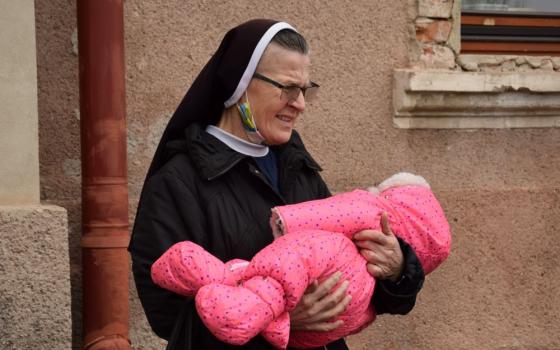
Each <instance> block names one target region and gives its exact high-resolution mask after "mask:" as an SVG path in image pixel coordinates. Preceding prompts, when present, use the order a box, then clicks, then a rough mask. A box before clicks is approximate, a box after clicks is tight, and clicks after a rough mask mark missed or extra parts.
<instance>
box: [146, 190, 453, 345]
mask: <svg viewBox="0 0 560 350" xmlns="http://www.w3.org/2000/svg"><path fill="white" fill-rule="evenodd" d="M273 211H274V215H273V218H274V220H271V221H274V222H279V226H280V229H281V230H282V231H283V234H284V235H283V236H281V237H279V238H278V239H276V240H275V241H274V242H273V243H271V244H270V245H268V246H267V247H265V248H264V249H263V250H261V251H260V252H259V253H258V254H256V255H255V256H254V257H253V259H251V261H250V262H244V261H241V260H238V259H236V260H233V261H229V262H227V263H225V264H224V263H223V262H221V261H220V260H218V259H217V258H215V257H214V256H212V255H211V254H209V253H208V252H206V251H205V250H204V249H203V248H201V247H200V246H198V245H196V244H194V243H192V242H180V243H177V244H175V245H174V246H172V247H171V248H170V249H169V250H167V251H166V252H165V253H164V254H163V255H162V256H161V257H160V258H159V259H158V260H157V261H156V262H155V263H154V265H153V266H152V279H153V280H154V282H155V283H156V284H158V285H159V286H161V287H163V288H165V289H168V290H171V291H173V292H176V293H178V294H181V295H185V296H195V302H196V308H197V311H198V314H199V315H200V317H201V319H202V321H203V322H204V323H205V325H206V326H207V327H208V329H210V331H212V333H213V334H214V335H215V336H216V337H217V338H218V339H220V340H222V341H224V342H227V343H230V344H244V343H246V342H247V341H249V340H250V339H251V338H253V337H254V336H256V335H257V334H259V333H260V334H261V335H262V336H263V337H264V338H265V339H267V341H269V342H270V343H271V344H272V345H274V346H275V347H277V348H280V349H285V348H286V347H287V346H288V344H289V345H290V346H291V347H295V348H302V349H305V348H314V347H320V346H323V345H325V344H327V343H329V342H332V341H334V340H336V339H339V338H341V337H344V336H346V335H349V334H353V333H356V332H358V331H360V330H362V329H363V328H365V327H366V326H368V325H369V324H370V323H371V322H373V320H374V319H375V310H373V307H372V306H371V298H372V295H373V290H374V287H375V279H374V278H373V277H372V276H371V275H370V274H369V273H368V272H367V269H366V260H365V259H364V258H363V257H362V256H361V255H360V254H359V252H358V249H357V248H356V246H355V244H354V243H353V241H352V240H351V239H352V236H353V235H354V234H355V233H356V232H358V231H361V230H364V229H375V230H380V229H381V228H380V217H381V214H382V213H383V212H386V213H387V214H388V219H389V225H390V227H391V229H392V230H393V232H394V233H395V235H396V236H398V237H400V238H401V239H403V240H404V241H406V242H407V243H408V244H409V245H411V246H412V248H413V249H414V251H415V253H416V255H417V256H418V259H419V260H420V263H421V265H422V267H423V269H424V272H425V274H428V273H430V272H431V271H433V270H434V269H435V268H436V267H437V266H438V265H439V264H441V263H442V262H443V261H444V260H445V259H446V258H447V256H448V255H449V251H450V245H451V235H450V231H449V225H448V223H447V221H446V219H445V216H444V213H443V210H442V209H441V207H440V205H439V203H438V201H437V200H436V198H435V196H434V195H433V193H432V192H431V190H430V189H429V187H425V186H418V185H405V186H397V187H390V188H388V189H386V190H384V191H382V192H381V193H379V194H374V193H370V192H367V191H363V190H355V191H352V192H348V193H342V194H339V195H335V196H333V197H330V198H327V199H322V200H314V201H309V202H304V203H300V204H294V205H287V206H281V207H276V208H274V209H273ZM278 219H279V220H278ZM277 220H278V221H277ZM273 228H274V230H275V231H277V230H278V229H279V227H273ZM337 233H338V234H337ZM337 271H340V272H342V277H341V279H340V280H341V281H344V280H348V281H349V282H350V284H349V287H348V289H347V293H348V294H349V295H351V296H352V300H351V302H350V304H349V305H348V306H347V308H346V310H345V311H344V312H343V313H342V314H340V315H339V316H337V317H336V318H335V320H338V319H341V320H343V321H344V324H343V325H342V326H340V327H338V328H336V329H335V330H332V331H329V332H312V331H293V332H291V333H290V320H289V314H288V313H289V312H290V311H291V310H293V309H294V308H295V306H296V305H297V303H298V302H299V300H300V299H301V297H302V296H303V293H304V292H305V290H306V289H307V287H308V286H309V285H310V284H311V283H312V282H313V281H314V280H319V281H322V280H324V279H326V278H328V277H329V276H330V275H332V274H333V273H335V272H337ZM340 283H342V282H340Z"/></svg>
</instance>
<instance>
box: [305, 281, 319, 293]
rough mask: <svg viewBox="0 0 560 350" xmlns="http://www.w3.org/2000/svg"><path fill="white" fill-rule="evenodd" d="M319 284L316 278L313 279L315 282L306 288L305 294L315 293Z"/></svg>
mask: <svg viewBox="0 0 560 350" xmlns="http://www.w3.org/2000/svg"><path fill="white" fill-rule="evenodd" d="M318 286H319V281H317V280H315V281H313V283H311V284H310V285H309V286H308V287H307V289H306V290H305V293H304V294H311V293H314V292H315V291H316V290H317V287H318Z"/></svg>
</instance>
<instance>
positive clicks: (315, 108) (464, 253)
mask: <svg viewBox="0 0 560 350" xmlns="http://www.w3.org/2000/svg"><path fill="white" fill-rule="evenodd" d="M431 2H434V3H437V2H438V1H436V0H431ZM439 2H440V3H445V2H449V1H443V0H442V1H439ZM417 5H418V3H417V1H415V0H395V1H390V2H386V1H367V0H354V1H350V0H348V1H344V0H338V1H328V2H325V1H318V0H310V1H305V2H303V1H289V0H288V1H283V2H262V1H250V0H239V1H226V2H223V1H179V0H173V1H172V0H169V1H156V0H144V1H140V0H127V1H126V2H125V37H126V38H125V41H126V53H125V54H126V63H127V65H126V69H127V72H126V84H127V118H128V120H127V122H128V130H129V135H128V146H129V148H128V154H129V183H130V185H129V186H130V187H129V191H130V203H131V206H130V217H131V220H132V218H133V216H134V212H135V206H136V203H137V200H138V195H139V192H140V190H141V185H142V181H143V178H144V176H145V172H146V170H147V167H148V165H149V161H150V160H151V156H152V154H153V151H154V149H155V146H156V145H157V142H158V140H159V137H160V135H161V132H162V130H163V128H164V127H165V124H166V121H167V120H168V119H169V117H170V115H171V114H172V113H173V111H174V109H175V108H176V106H177V105H178V103H179V101H180V100H181V98H182V97H183V95H184V93H185V92H186V90H187V88H188V86H189V84H190V83H191V82H192V81H193V79H194V78H195V76H196V74H197V73H198V71H200V69H201V68H202V67H203V65H204V64H205V63H206V61H207V60H208V59H209V57H210V55H211V54H212V53H213V52H214V50H215V49H216V48H217V46H218V44H219V42H220V40H221V38H222V36H223V34H224V33H225V32H226V31H227V30H228V29H229V28H231V27H233V26H235V25H237V24H239V23H241V22H243V21H245V20H248V19H250V18H255V17H270V18H278V19H283V20H286V21H288V22H290V23H292V24H293V25H294V26H296V27H297V28H298V29H299V30H300V31H301V32H302V33H303V34H304V35H305V36H306V37H307V38H308V40H309V43H310V45H311V47H312V62H313V68H312V72H313V74H312V76H313V79H314V80H316V81H317V82H318V83H319V84H321V86H322V88H321V89H322V91H321V95H320V98H319V99H318V100H317V102H314V103H313V104H310V105H309V106H308V108H307V110H306V113H305V115H304V116H303V118H301V120H300V122H299V125H298V126H297V129H298V130H299V131H300V133H301V134H302V135H303V137H304V140H305V141H306V145H307V147H308V148H309V150H310V151H311V152H312V154H313V155H314V157H315V158H316V159H317V160H318V161H319V163H320V164H321V165H322V166H323V167H324V172H323V176H324V178H325V180H326V181H327V183H328V184H329V186H330V187H331V190H333V191H344V190H348V189H351V188H354V187H357V186H367V185H371V184H373V183H375V182H379V181H381V180H382V179H384V178H385V177H387V176H389V175H391V174H393V173H395V172H398V171H401V170H406V171H410V172H414V173H418V174H421V175H423V176H425V177H426V178H427V179H428V180H429V181H430V182H431V183H432V185H433V188H434V190H435V191H436V193H437V194H438V195H439V197H440V199H441V201H442V204H443V207H444V208H445V210H446V213H447V215H448V218H449V220H450V222H451V225H452V229H453V235H454V243H453V249H452V254H451V257H450V258H449V260H448V261H447V262H446V263H445V264H444V265H443V266H442V267H441V268H440V269H439V270H437V271H435V272H434V273H433V274H432V275H430V276H428V278H427V281H426V284H425V287H424V290H423V291H422V292H421V294H420V295H419V298H418V302H417V306H416V307H415V309H414V310H413V311H412V312H411V314H410V315H408V316H405V317H397V316H394V317H391V316H383V317H380V318H379V319H378V320H377V321H376V322H375V323H374V324H373V325H372V326H371V327H370V328H368V329H367V330H366V331H364V332H362V333H360V334H359V335H356V336H353V337H350V340H349V342H350V344H351V346H352V348H353V349H369V348H372V346H376V347H378V348H381V349H445V348H457V349H467V348H480V349H524V348H543V349H547V348H550V349H552V348H558V347H560V335H559V334H560V325H559V324H558V322H555V316H556V315H558V314H559V313H560V300H559V298H560V297H559V295H560V290H559V289H560V267H559V265H560V264H558V263H559V258H558V254H557V252H558V251H560V241H559V240H557V239H556V235H557V231H558V230H559V229H560V166H559V164H560V129H557V128H543V129H495V130H492V129H489V130H488V129H487V130H476V129H466V130H465V129H462V130H453V129H450V130H412V129H408V130H404V129H397V128H395V127H394V126H393V124H392V117H393V110H392V77H393V70H394V69H397V68H408V67H411V66H413V65H414V64H416V63H415V62H416V60H417V59H418V57H415V56H414V54H411V52H413V51H414V50H415V49H416V48H417V43H416V41H415V40H416V37H415V30H416V29H415V24H414V20H415V19H416V17H417V9H418V6H417ZM75 12H76V10H75V1H71V0H53V1H49V2H47V1H38V2H36V31H37V64H38V90H39V94H38V101H39V135H40V139H39V140H40V154H39V155H40V165H41V167H40V175H41V199H42V201H43V202H47V203H53V204H58V205H60V206H63V207H65V208H66V209H67V210H68V215H69V225H70V243H69V244H70V247H69V251H70V254H71V256H70V259H71V277H72V281H73V284H72V287H73V289H72V294H73V301H72V307H73V316H72V321H73V331H74V332H73V335H74V345H75V346H76V347H77V346H78V344H79V341H80V340H79V339H80V332H81V324H80V322H81V306H80V298H81V292H80V287H79V286H80V285H81V281H80V270H79V265H80V256H79V254H80V248H79V235H80V230H79V222H80V217H79V211H80V210H79V209H80V208H79V203H80V202H79V199H80V160H79V159H80V150H79V113H78V110H79V100H78V58H77V54H76V52H77V51H76V50H77V48H76V39H75V28H76V17H75ZM451 65H453V59H452V62H451ZM447 68H450V67H447ZM456 69H460V68H458V67H457V68H456ZM551 74H552V72H551ZM130 300H131V303H132V311H131V327H132V334H131V338H132V341H133V344H134V347H135V348H137V349H161V348H162V342H161V341H159V340H157V339H156V338H155V337H154V336H153V335H151V332H150V330H149V327H148V326H147V324H146V321H145V318H144V316H143V313H142V310H141V307H140V305H139V302H138V299H137V297H136V294H135V291H134V290H133V284H131V298H130Z"/></svg>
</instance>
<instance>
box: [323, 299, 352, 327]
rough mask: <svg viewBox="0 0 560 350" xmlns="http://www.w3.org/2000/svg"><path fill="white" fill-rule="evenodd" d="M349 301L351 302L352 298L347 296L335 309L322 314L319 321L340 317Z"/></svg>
mask: <svg viewBox="0 0 560 350" xmlns="http://www.w3.org/2000/svg"><path fill="white" fill-rule="evenodd" d="M350 301H352V296H351V295H349V294H347V295H346V296H345V297H344V298H343V299H342V300H341V301H340V302H339V303H338V304H337V305H336V306H335V307H333V308H331V309H329V310H327V311H325V312H323V313H322V314H321V319H319V321H323V320H325V321H328V320H331V319H333V318H335V317H336V316H338V315H340V314H341V313H342V312H344V310H346V307H347V306H348V304H350Z"/></svg>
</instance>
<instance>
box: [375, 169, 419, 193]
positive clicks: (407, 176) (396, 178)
mask: <svg viewBox="0 0 560 350" xmlns="http://www.w3.org/2000/svg"><path fill="white" fill-rule="evenodd" d="M406 185H415V186H423V187H427V188H430V184H429V183H428V181H426V179H424V178H423V177H422V176H419V175H414V174H411V173H397V174H395V175H393V176H391V177H389V178H388V179H386V180H384V181H383V182H381V183H380V184H379V185H378V186H377V190H378V191H379V192H382V191H385V190H387V189H389V188H391V187H399V186H406ZM379 192H378V193H379Z"/></svg>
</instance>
